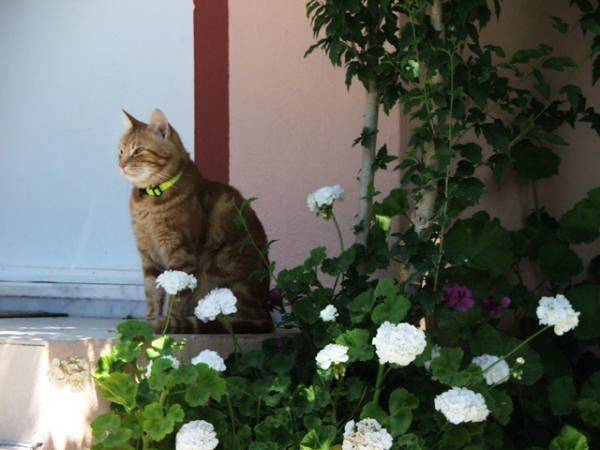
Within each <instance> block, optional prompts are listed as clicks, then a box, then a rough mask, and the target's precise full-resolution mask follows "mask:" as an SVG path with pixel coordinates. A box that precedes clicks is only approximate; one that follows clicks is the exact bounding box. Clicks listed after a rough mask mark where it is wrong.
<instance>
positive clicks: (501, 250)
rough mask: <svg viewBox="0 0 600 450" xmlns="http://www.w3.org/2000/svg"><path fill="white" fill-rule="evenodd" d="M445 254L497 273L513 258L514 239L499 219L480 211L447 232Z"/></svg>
mask: <svg viewBox="0 0 600 450" xmlns="http://www.w3.org/2000/svg"><path fill="white" fill-rule="evenodd" d="M445 244H446V253H447V257H448V259H449V260H450V261H451V262H454V263H455V264H460V265H466V266H467V267H470V268H472V269H476V270H486V271H489V272H490V274H491V275H492V276H498V275H500V274H502V273H503V272H504V271H505V270H506V269H508V268H509V267H510V266H511V264H512V261H513V254H512V251H511V247H512V241H511V239H510V234H509V233H508V231H507V230H506V229H505V228H504V227H502V225H500V222H499V221H498V219H493V220H492V219H490V217H489V215H488V214H487V213H486V212H483V211H482V212H478V213H477V214H475V215H474V216H473V217H471V218H470V219H466V220H459V221H457V222H456V223H455V224H454V226H453V227H452V228H451V229H450V231H448V234H447V235H446V240H445Z"/></svg>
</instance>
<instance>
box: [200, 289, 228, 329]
mask: <svg viewBox="0 0 600 450" xmlns="http://www.w3.org/2000/svg"><path fill="white" fill-rule="evenodd" d="M236 304H237V298H236V297H235V295H234V294H233V292H232V291H231V290H230V289H227V288H217V289H213V290H212V291H210V292H209V293H208V295H207V296H206V297H204V298H203V299H202V300H200V301H199V302H198V306H196V308H195V309H194V314H195V316H196V317H197V318H198V319H200V320H201V321H202V322H204V323H206V322H210V321H211V320H215V319H216V318H217V316H218V315H220V314H223V315H225V316H226V315H228V314H234V313H236V312H237V306H236Z"/></svg>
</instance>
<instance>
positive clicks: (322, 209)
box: [306, 184, 344, 219]
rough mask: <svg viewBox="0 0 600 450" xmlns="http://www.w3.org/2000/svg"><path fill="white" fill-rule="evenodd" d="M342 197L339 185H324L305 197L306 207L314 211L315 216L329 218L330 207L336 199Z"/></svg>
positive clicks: (342, 193)
mask: <svg viewBox="0 0 600 450" xmlns="http://www.w3.org/2000/svg"><path fill="white" fill-rule="evenodd" d="M343 199H344V191H343V190H342V188H341V187H340V186H339V185H337V184H336V185H334V186H324V187H322V188H320V189H317V190H316V191H314V192H313V193H311V194H308V197H307V198H306V204H307V205H308V209H309V210H310V211H311V212H313V213H315V214H316V215H317V217H323V218H324V219H329V218H330V217H331V209H332V207H333V204H334V202H335V201H336V200H340V201H342V200H343Z"/></svg>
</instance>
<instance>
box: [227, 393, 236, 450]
mask: <svg viewBox="0 0 600 450" xmlns="http://www.w3.org/2000/svg"><path fill="white" fill-rule="evenodd" d="M225 398H226V400H227V411H229V419H230V420H231V433H232V434H233V442H234V448H237V444H238V442H237V433H236V431H235V416H234V413H233V406H232V405H231V397H229V393H227V394H225Z"/></svg>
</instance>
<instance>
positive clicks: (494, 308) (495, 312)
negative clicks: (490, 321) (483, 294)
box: [481, 297, 511, 317]
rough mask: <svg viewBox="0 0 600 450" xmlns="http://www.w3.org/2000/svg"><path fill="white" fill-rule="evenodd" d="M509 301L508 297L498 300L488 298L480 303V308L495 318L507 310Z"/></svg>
mask: <svg viewBox="0 0 600 450" xmlns="http://www.w3.org/2000/svg"><path fill="white" fill-rule="evenodd" d="M510 304H511V300H510V298H508V297H502V298H500V299H498V300H496V299H494V298H493V297H488V298H486V299H484V300H483V301H482V302H481V306H482V307H483V308H484V309H485V310H486V311H487V313H488V314H489V315H490V316H491V317H497V316H499V315H500V313H501V312H502V311H504V310H505V309H506V308H508V307H509V306H510Z"/></svg>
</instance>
